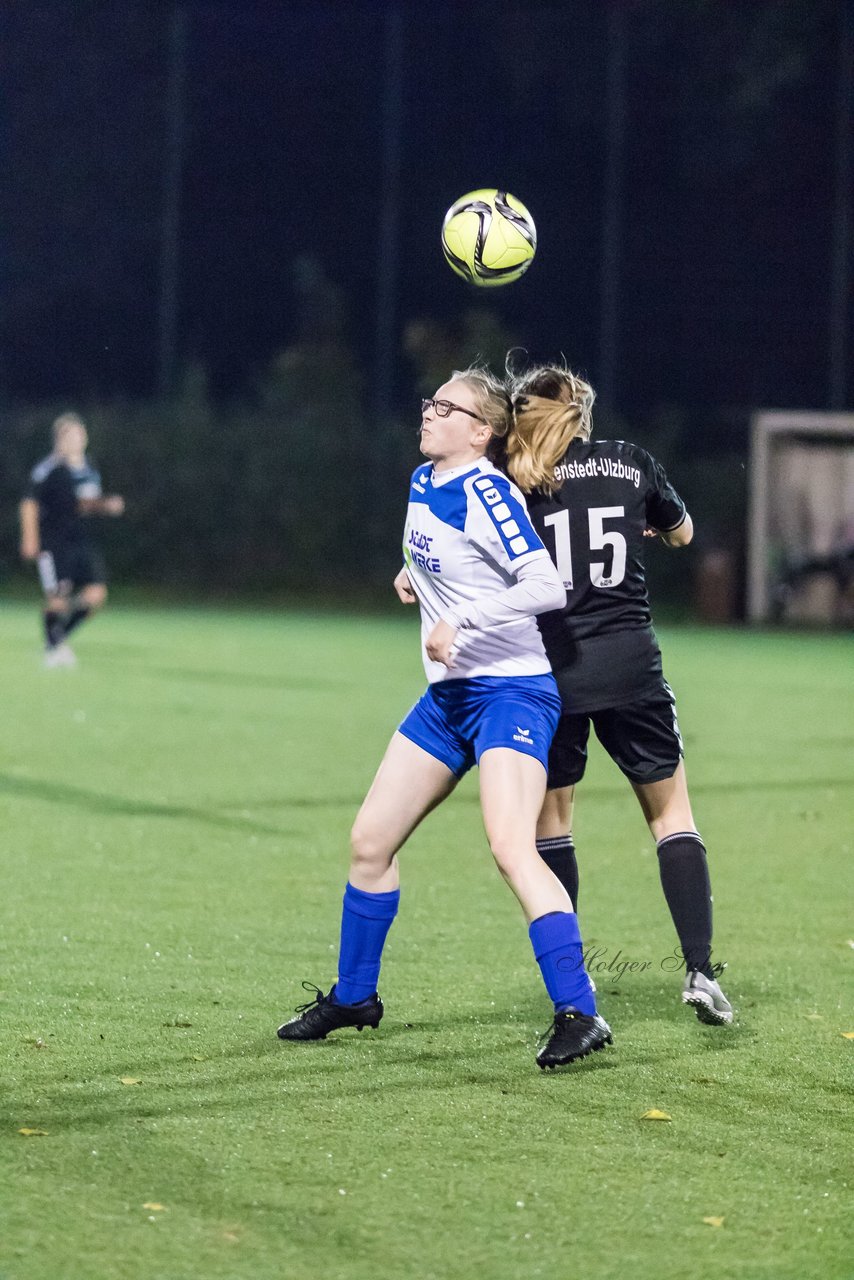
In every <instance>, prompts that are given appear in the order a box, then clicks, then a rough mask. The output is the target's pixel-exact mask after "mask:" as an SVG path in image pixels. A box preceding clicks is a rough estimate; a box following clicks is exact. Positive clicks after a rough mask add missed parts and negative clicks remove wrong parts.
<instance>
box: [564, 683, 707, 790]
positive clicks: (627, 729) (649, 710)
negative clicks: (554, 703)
mask: <svg viewBox="0 0 854 1280" xmlns="http://www.w3.org/2000/svg"><path fill="white" fill-rule="evenodd" d="M591 721H592V722H593V728H594V729H595V730H596V737H597V738H598V739H599V741H600V742H601V743H602V746H603V747H604V748H605V750H606V751H607V752H608V755H609V756H610V757H611V759H612V760H613V761H614V764H615V765H617V767H618V768H619V769H622V771H623V773H624V774H625V775H626V777H627V778H628V779H629V781H630V782H640V783H643V782H661V781H662V779H664V778H672V777H673V775H674V773H675V772H676V769H677V767H678V765H679V761H680V760H681V758H682V738H681V736H680V734H679V725H678V723H677V720H676V703H675V701H674V698H673V691H672V689H671V688H670V685H669V684H668V683H667V681H666V680H662V682H661V688H660V689H659V691H658V692H657V693H655V694H651V695H648V696H647V697H645V698H641V699H638V701H637V702H633V703H631V704H630V705H629V706H625V707H612V708H609V709H606V710H603V711H576V712H569V713H567V712H566V711H565V712H564V713H563V715H562V716H561V718H560V720H559V721H558V726H557V731H556V733H555V736H554V738H553V739H552V745H551V750H550V752H549V780H548V786H549V789H550V790H555V789H556V788H557V787H569V786H573V785H574V784H575V783H576V782H580V781H581V779H582V778H583V777H584V770H585V768H586V766H587V739H588V738H589V736H590V723H591Z"/></svg>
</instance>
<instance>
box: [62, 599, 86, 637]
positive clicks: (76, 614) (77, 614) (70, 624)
mask: <svg viewBox="0 0 854 1280" xmlns="http://www.w3.org/2000/svg"><path fill="white" fill-rule="evenodd" d="M91 612H92V610H91V609H90V608H89V606H88V605H84V604H79V605H76V606H75V607H74V608H73V609H72V610H71V613H69V615H68V617H67V618H66V620H65V634H66V635H67V636H68V635H71V632H72V631H73V630H74V628H75V627H79V626H80V623H81V622H85V621H86V619H87V618H88V617H89V614H90V613H91Z"/></svg>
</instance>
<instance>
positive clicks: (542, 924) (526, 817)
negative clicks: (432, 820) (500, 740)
mask: <svg viewBox="0 0 854 1280" xmlns="http://www.w3.org/2000/svg"><path fill="white" fill-rule="evenodd" d="M479 767H480V799H481V807H482V810H483V822H484V826H485V828H486V834H487V838H488V840H489V844H490V848H491V849H492V854H493V857H494V858H495V862H496V865H497V867H498V869H499V871H500V872H501V874H502V876H503V877H504V879H505V880H506V881H507V884H508V885H509V886H510V888H511V889H512V890H513V892H514V894H515V895H516V897H517V898H518V900H519V903H520V905H521V907H522V910H523V911H524V913H525V916H526V918H527V920H528V921H529V926H530V927H529V934H530V938H531V943H532V945H533V948H534V955H535V956H536V959H537V963H538V964H539V966H540V970H541V972H542V975H543V981H544V982H545V985H546V990H547V991H548V993H549V995H550V996H551V998H552V1001H553V1003H554V1008H555V1014H554V1022H553V1024H552V1027H551V1029H550V1031H549V1033H548V1039H547V1043H546V1044H544V1045H543V1047H542V1048H541V1049H540V1051H539V1053H538V1054H537V1062H538V1064H539V1066H540V1067H542V1068H544V1069H545V1068H553V1067H557V1066H561V1065H563V1064H564V1063H568V1062H573V1061H574V1060H575V1059H576V1058H583V1057H586V1055H587V1054H588V1053H591V1052H592V1051H594V1050H596V1049H601V1048H603V1047H604V1045H606V1044H610V1042H611V1029H610V1027H609V1026H608V1024H607V1022H605V1021H604V1019H603V1018H601V1017H600V1016H599V1015H598V1013H597V1012H596V1001H595V998H594V995H593V988H592V984H591V982H590V979H589V977H588V976H587V973H586V971H585V968H584V953H583V945H582V942H581V937H580V934H579V931H578V923H577V920H576V917H575V912H574V910H573V906H572V902H571V900H570V897H569V895H568V893H567V892H566V890H565V889H564V887H563V885H562V884H561V883H560V881H559V880H558V878H557V876H555V874H554V872H553V871H551V870H550V869H549V868H548V867H547V866H546V864H545V862H544V861H543V859H542V858H541V857H540V855H539V853H538V852H537V845H536V839H535V832H536V825H537V818H538V815H539V813H540V810H541V808H542V803H543V798H544V796H545V789H546V774H545V769H544V768H543V766H542V764H541V763H540V762H539V761H538V760H536V759H534V758H533V757H531V756H526V755H523V754H521V753H520V752H518V751H513V750H511V749H510V748H507V747H496V748H493V749H492V750H489V751H485V752H484V753H483V755H482V756H481V758H480V761H479Z"/></svg>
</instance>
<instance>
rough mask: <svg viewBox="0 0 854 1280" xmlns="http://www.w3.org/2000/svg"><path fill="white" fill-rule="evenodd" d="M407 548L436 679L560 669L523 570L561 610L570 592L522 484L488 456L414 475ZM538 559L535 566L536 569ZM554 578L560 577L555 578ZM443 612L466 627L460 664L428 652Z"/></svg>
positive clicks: (428, 667) (457, 652) (428, 665)
mask: <svg viewBox="0 0 854 1280" xmlns="http://www.w3.org/2000/svg"><path fill="white" fill-rule="evenodd" d="M403 555H404V560H405V562H406V568H407V571H408V574H409V579H410V582H411V583H412V588H413V590H414V592H415V594H416V596H417V598H418V602H419V604H420V606H421V643H422V657H423V661H424V669H425V671H426V673H427V679H428V680H429V681H430V683H431V684H434V683H437V682H438V681H442V680H459V679H469V678H478V677H484V676H486V677H492V676H538V675H545V674H547V673H549V672H550V671H551V668H550V666H549V662H548V659H547V657H546V652H545V648H544V647H543V642H542V639H541V638H540V633H539V630H538V628H537V623H536V621H535V617H534V615H535V614H536V613H537V612H541V611H542V608H541V607H540V606H539V605H534V606H533V607H532V604H531V599H530V598H529V597H530V596H531V591H530V590H529V589H528V588H527V587H526V585H525V583H524V582H522V581H521V579H522V578H524V577H528V578H530V579H531V584H530V585H531V586H533V578H534V576H536V578H537V587H538V590H539V594H540V596H541V597H542V589H543V585H544V584H545V592H546V595H548V594H549V592H551V596H552V598H553V599H558V597H559V598H560V599H559V600H558V603H557V605H554V604H549V605H547V606H546V608H555V607H556V608H560V607H562V601H563V600H564V599H565V592H564V590H563V587H562V585H561V583H560V579H559V578H558V576H557V572H556V570H554V567H553V565H552V563H551V559H550V557H549V553H548V552H547V551H546V549H545V547H544V546H543V544H542V542H541V541H540V538H539V536H538V535H537V533H536V532H535V530H534V527H533V525H532V524H531V521H530V518H529V516H528V511H527V508H526V506H525V500H524V498H523V497H522V494H521V492H520V491H519V489H517V488H516V486H515V485H514V484H513V482H512V481H511V480H509V479H508V478H507V476H505V475H504V474H503V473H502V472H500V471H498V470H497V469H496V468H495V467H494V466H493V465H492V463H491V462H489V461H488V460H487V459H486V458H480V459H478V460H477V461H475V462H471V463H467V464H466V465H465V466H462V467H457V468H454V469H453V470H450V471H442V472H439V473H438V475H437V474H435V473H434V471H433V467H432V466H431V465H430V464H429V463H425V465H424V466H421V467H418V469H417V470H416V471H415V472H414V474H413V476H412V481H411V484H410V490H409V507H408V510H407V515H406V527H405V530H404V538H403ZM528 566H534V569H535V570H536V571H537V572H536V575H535V574H534V573H533V571H532V570H530V569H529V568H528ZM552 579H553V581H552ZM440 619H443V620H445V621H447V622H450V623H451V625H453V626H456V627H458V628H459V634H458V640H457V643H456V645H455V648H454V655H453V666H452V667H450V668H447V667H445V666H443V664H442V663H440V662H433V661H432V660H431V659H430V658H428V656H427V652H426V649H425V647H424V642H425V640H426V638H427V637H428V636H429V634H430V632H431V631H432V630H433V627H434V626H435V625H436V623H437V622H438V621H439V620H440Z"/></svg>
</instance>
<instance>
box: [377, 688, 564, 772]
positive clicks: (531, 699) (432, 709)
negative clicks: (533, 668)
mask: <svg viewBox="0 0 854 1280" xmlns="http://www.w3.org/2000/svg"><path fill="white" fill-rule="evenodd" d="M560 711H561V701H560V694H559V693H558V690H557V685H556V684H555V679H554V676H552V675H542V676H478V677H475V678H474V679H471V680H440V681H438V682H437V683H436V684H431V685H428V687H427V692H426V693H425V694H424V695H423V697H421V698H419V699H418V701H417V702H416V704H415V706H414V707H413V708H412V710H411V711H410V712H409V715H408V716H407V717H406V719H405V720H404V721H403V724H402V725H401V726H400V730H399V732H400V733H402V734H403V736H404V738H409V740H410V741H411V742H414V743H415V744H416V745H417V746H419V747H421V748H423V750H424V751H427V752H428V753H429V754H430V755H431V756H435V758H436V759H437V760H441V761H442V763H443V764H446V765H447V766H448V768H449V769H450V770H451V772H452V773H455V774H456V775H457V777H458V778H461V777H462V776H463V774H464V773H467V772H468V770H469V769H470V768H471V767H472V765H473V764H475V763H476V762H478V763H479V762H480V757H481V756H482V755H483V753H484V751H489V749H490V748H491V747H509V748H510V750H511V751H521V752H522V754H523V755H526V756H534V758H535V759H536V760H539V761H540V763H541V764H542V766H543V768H544V769H548V758H549V746H550V745H551V740H552V738H553V737H554V732H555V729H556V728H557V722H558V719H559V718H560Z"/></svg>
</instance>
